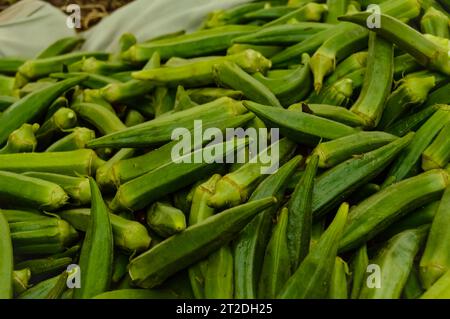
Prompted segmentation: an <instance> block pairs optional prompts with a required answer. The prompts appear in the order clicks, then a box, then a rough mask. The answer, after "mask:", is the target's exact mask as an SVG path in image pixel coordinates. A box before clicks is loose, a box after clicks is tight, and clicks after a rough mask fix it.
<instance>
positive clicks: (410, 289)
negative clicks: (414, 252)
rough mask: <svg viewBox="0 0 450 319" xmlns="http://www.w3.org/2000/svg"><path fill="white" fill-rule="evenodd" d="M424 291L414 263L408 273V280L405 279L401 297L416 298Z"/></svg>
mask: <svg viewBox="0 0 450 319" xmlns="http://www.w3.org/2000/svg"><path fill="white" fill-rule="evenodd" d="M424 292H425V290H424V289H423V287H422V284H421V283H420V279H419V271H418V270H417V267H416V265H415V264H414V265H413V267H412V269H411V272H410V273H409V277H408V280H406V283H405V287H403V291H402V297H403V298H404V299H418V298H419V297H420V296H421V295H422V294H423V293H424Z"/></svg>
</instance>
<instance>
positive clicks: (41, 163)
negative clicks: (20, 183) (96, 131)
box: [0, 150, 103, 176]
mask: <svg viewBox="0 0 450 319" xmlns="http://www.w3.org/2000/svg"><path fill="white" fill-rule="evenodd" d="M102 164H103V161H102V160H101V159H99V158H98V157H97V155H96V154H95V152H94V151H93V150H77V151H71V152H55V153H50V152H47V153H21V154H4V155H0V170H4V171H9V172H15V173H25V172H30V171H32V172H42V173H55V174H63V175H70V176H77V175H88V176H91V175H93V174H95V171H96V170H97V168H98V167H99V166H100V165H102Z"/></svg>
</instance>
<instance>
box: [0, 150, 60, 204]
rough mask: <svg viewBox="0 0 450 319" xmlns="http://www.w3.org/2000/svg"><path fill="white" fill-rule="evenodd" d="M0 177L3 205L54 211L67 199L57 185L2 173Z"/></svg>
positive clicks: (0, 193) (0, 194)
mask: <svg viewBox="0 0 450 319" xmlns="http://www.w3.org/2000/svg"><path fill="white" fill-rule="evenodd" d="M2 156H7V155H2ZM0 176H1V179H0V186H1V187H0V198H1V199H2V202H3V203H5V204H16V205H21V206H25V207H33V208H34V207H39V208H41V209H48V210H56V209H58V208H60V207H61V206H63V205H65V204H66V203H67V200H68V199H69V198H68V196H67V194H66V192H64V190H63V189H62V188H61V187H60V186H59V185H57V184H54V183H51V182H47V181H43V180H40V179H37V178H31V177H26V176H23V175H19V174H15V173H11V172H4V171H0Z"/></svg>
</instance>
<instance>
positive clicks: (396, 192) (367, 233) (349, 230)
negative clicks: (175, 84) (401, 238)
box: [340, 170, 450, 251]
mask: <svg viewBox="0 0 450 319" xmlns="http://www.w3.org/2000/svg"><path fill="white" fill-rule="evenodd" d="M449 181H450V179H449V173H448V172H447V171H445V170H431V171H428V172H426V173H422V174H419V175H417V176H415V177H411V178H409V179H406V180H404V181H402V182H399V183H397V184H394V185H391V186H389V187H387V188H385V189H383V190H382V191H380V192H378V193H376V194H375V195H373V196H371V197H369V198H367V199H366V200H364V201H363V202H361V203H359V204H358V206H356V207H354V208H353V209H352V210H351V212H350V214H349V220H348V223H347V225H346V229H345V231H344V235H343V238H342V240H341V243H340V250H341V251H348V250H351V249H352V248H355V247H358V246H359V245H361V244H363V243H365V242H367V241H368V240H370V239H371V238H373V237H374V236H375V235H377V234H379V233H380V232H381V231H383V230H384V229H386V228H387V227H388V226H389V225H391V224H392V223H394V222H395V221H396V220H398V219H400V218H401V217H402V216H404V215H406V214H407V213H409V212H411V211H412V210H414V209H415V208H417V207H420V206H422V205H425V204H427V203H429V202H432V201H433V200H436V199H437V198H439V197H440V196H441V195H442V193H443V191H444V190H445V188H447V187H448V184H449ZM393 198H395V200H393Z"/></svg>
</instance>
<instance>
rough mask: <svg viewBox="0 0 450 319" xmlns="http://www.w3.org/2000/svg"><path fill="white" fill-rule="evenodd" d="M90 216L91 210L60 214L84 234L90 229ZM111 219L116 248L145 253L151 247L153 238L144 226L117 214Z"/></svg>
mask: <svg viewBox="0 0 450 319" xmlns="http://www.w3.org/2000/svg"><path fill="white" fill-rule="evenodd" d="M90 214H91V211H90V210H89V209H72V210H65V211H61V212H59V213H58V215H59V216H61V218H63V219H64V220H66V221H67V222H69V223H70V224H71V225H72V226H73V227H75V228H76V229H77V230H80V231H82V232H86V231H87V229H88V225H89V220H90ZM109 217H110V220H111V227H112V231H113V237H114V245H115V246H117V247H118V248H120V249H122V250H124V251H127V252H134V251H143V250H145V249H147V248H148V247H149V245H150V242H151V238H150V236H149V234H148V232H147V229H146V228H145V227H144V226H143V225H142V224H140V223H138V222H135V221H131V220H128V219H125V218H123V217H120V216H119V215H115V214H110V215H109Z"/></svg>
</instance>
